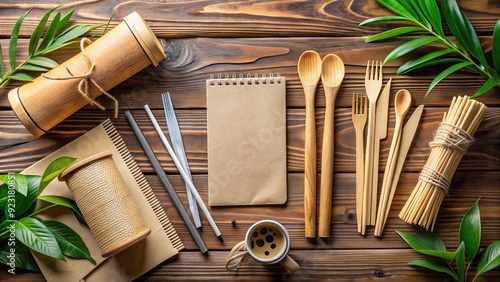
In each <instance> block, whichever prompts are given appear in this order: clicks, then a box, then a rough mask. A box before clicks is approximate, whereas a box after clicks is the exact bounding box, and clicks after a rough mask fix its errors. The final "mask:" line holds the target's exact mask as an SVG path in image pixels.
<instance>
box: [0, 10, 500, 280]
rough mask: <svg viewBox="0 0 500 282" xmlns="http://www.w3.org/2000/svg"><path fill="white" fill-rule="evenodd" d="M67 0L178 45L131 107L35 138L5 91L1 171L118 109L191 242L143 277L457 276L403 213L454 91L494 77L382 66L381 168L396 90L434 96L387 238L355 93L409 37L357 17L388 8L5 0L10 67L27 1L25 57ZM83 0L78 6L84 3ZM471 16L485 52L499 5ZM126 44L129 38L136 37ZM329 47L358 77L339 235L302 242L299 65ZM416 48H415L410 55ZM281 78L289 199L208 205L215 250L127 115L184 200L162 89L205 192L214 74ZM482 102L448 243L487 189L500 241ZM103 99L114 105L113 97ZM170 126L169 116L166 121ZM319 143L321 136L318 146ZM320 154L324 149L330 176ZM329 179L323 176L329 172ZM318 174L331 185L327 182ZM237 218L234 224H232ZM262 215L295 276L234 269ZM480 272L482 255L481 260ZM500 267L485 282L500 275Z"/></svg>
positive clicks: (141, 82) (132, 96) (343, 169)
mask: <svg viewBox="0 0 500 282" xmlns="http://www.w3.org/2000/svg"><path fill="white" fill-rule="evenodd" d="M64 2H67V6H66V7H67V8H65V11H68V10H69V9H71V8H75V9H76V12H75V15H74V17H73V22H75V23H76V22H77V23H93V24H96V23H103V22H106V21H107V20H108V18H109V17H110V15H111V14H112V13H115V17H114V18H113V21H112V22H111V26H112V27H113V26H115V25H117V24H118V23H119V22H120V21H121V20H122V18H123V17H124V16H126V15H128V14H129V13H131V12H132V11H137V12H139V13H140V14H141V15H142V16H143V17H144V18H145V19H146V20H147V21H148V23H149V24H150V26H151V27H152V29H153V31H154V32H155V34H156V35H157V36H158V37H159V38H162V39H165V40H166V43H167V48H166V52H167V59H166V60H165V61H163V62H162V63H161V64H160V66H158V67H157V68H153V67H148V68H146V69H145V70H143V71H141V72H140V73H138V74H136V75H134V76H133V77H131V78H130V79H128V80H126V81H125V82H123V83H122V84H120V85H118V86H117V87H115V88H114V89H112V90H111V93H112V94H114V95H115V97H117V99H118V100H119V103H120V113H119V117H118V118H117V119H114V118H113V112H112V111H111V110H108V111H105V112H102V111H100V110H98V109H96V108H94V107H90V106H87V107H85V108H83V109H82V110H80V111H78V112H77V113H75V114H74V115H72V116H71V117H70V118H68V119H67V120H65V121H64V122H62V123H61V124H59V125H58V126H56V127H55V128H53V130H51V131H50V132H49V133H47V134H45V135H43V136H42V137H40V138H35V137H33V136H32V135H31V134H29V133H28V132H27V131H26V129H24V128H23V126H22V125H21V123H20V122H19V121H18V119H17V118H16V116H15V114H14V113H13V111H12V110H11V108H10V105H9V103H8V101H7V93H8V91H9V90H10V89H12V88H14V87H16V86H19V84H15V83H14V84H12V85H11V86H9V87H7V88H6V89H3V90H0V173H8V172H18V171H21V170H23V169H25V168H27V167H28V166H30V165H31V164H33V163H35V162H36V161H38V160H39V159H41V158H43V157H44V156H46V155H48V154H49V153H51V152H53V151H55V150H57V149H58V148H60V147H61V146H63V145H65V144H67V143H68V142H70V141H72V140H74V139H75V138H77V137H79V136H80V135H82V134H83V133H85V132H87V131H88V130H90V129H92V128H93V127H95V126H96V125H98V124H99V123H101V122H102V121H104V120H105V119H107V118H111V119H112V122H113V123H114V124H115V126H116V127H117V129H118V131H119V132H120V134H121V135H122V136H123V138H124V140H125V143H126V145H127V146H128V148H129V149H130V151H131V153H132V155H133V156H134V158H135V160H136V161H137V163H138V164H139V166H140V168H141V169H142V171H143V173H144V174H145V175H146V178H147V179H148V181H149V182H150V184H151V186H152V187H153V190H154V192H155V194H156V195H157V196H158V198H159V199H160V201H161V203H162V204H163V207H164V208H165V210H166V212H167V214H168V216H169V217H170V219H171V221H172V223H173V225H174V227H175V228H176V230H177V232H178V233H179V235H180V237H181V238H182V240H183V242H184V244H185V246H186V248H185V250H183V251H182V252H181V253H180V254H179V255H178V256H177V257H175V258H173V259H171V260H169V261H166V262H164V263H162V264H161V265H159V266H158V267H156V268H154V269H153V270H151V271H150V272H148V273H146V274H145V275H144V276H143V277H141V278H140V279H139V280H144V281H146V280H216V281H219V280H269V281H271V280H272V281H276V280H292V281H293V280H296V281H299V280H311V281H320V280H321V281H322V280H336V281H372V280H373V281H451V280H450V278H448V277H447V276H445V275H442V274H438V273H436V272H432V271H426V270H424V269H422V268H417V267H412V266H409V265H408V264H407V263H408V261H410V260H413V259H420V258H423V256H422V255H419V254H417V253H416V252H414V251H413V250H412V249H410V248H409V247H408V245H406V243H405V242H404V241H403V240H402V239H401V238H400V237H399V236H398V235H397V234H396V232H394V230H402V231H415V230H419V228H418V227H416V226H413V225H408V224H406V223H405V222H403V221H402V220H400V219H399V218H398V217H397V215H398V213H399V211H400V210H401V208H402V206H403V205H404V203H405V202H406V199H407V198H408V196H409V194H410V193H411V191H412V189H413V188H414V187H415V184H416V183H417V178H418V175H419V172H420V170H421V168H422V167H423V165H424V163H425V161H426V160H427V158H428V156H429V152H430V148H429V147H428V143H429V141H431V140H432V136H433V132H434V130H435V129H436V127H437V125H438V123H439V122H440V120H441V118H442V115H443V113H444V112H445V111H446V109H447V108H448V106H449V104H450V102H451V99H452V97H453V96H457V95H472V94H473V93H474V92H475V91H476V90H477V89H478V88H479V87H480V86H481V85H482V83H483V82H484V81H483V79H482V78H480V77H478V76H476V75H474V74H471V73H467V72H459V73H457V74H455V75H452V76H451V77H450V78H448V79H446V80H444V81H443V82H442V83H440V84H439V85H438V86H437V87H436V88H435V90H433V91H432V92H431V94H430V95H429V96H427V97H424V96H425V91H426V89H427V86H428V85H429V83H430V82H431V80H432V79H433V77H435V76H436V75H437V73H438V70H437V69H428V70H426V71H421V72H418V73H414V74H412V75H407V76H397V75H396V74H395V73H396V69H397V66H399V65H400V64H401V63H402V62H403V61H402V60H396V61H394V62H390V63H389V64H388V65H387V66H385V68H384V83H385V82H386V81H387V80H388V79H389V78H391V77H392V78H393V81H392V91H391V98H390V101H391V103H390V107H391V108H390V115H389V133H388V138H387V139H386V140H384V141H383V142H382V147H381V157H380V165H379V171H380V177H379V179H382V176H383V175H382V173H383V169H384V167H385V164H386V162H385V160H386V158H387V154H388V151H389V147H390V141H391V138H392V134H393V127H394V122H395V118H394V114H393V98H394V95H395V93H396V91H397V90H399V89H402V88H405V89H408V90H409V91H410V92H411V93H412V95H413V101H412V109H410V112H411V111H412V110H413V109H414V108H415V107H416V106H418V105H421V104H424V105H425V110H424V114H423V116H422V120H421V124H420V126H419V129H418V131H417V134H416V137H415V140H414V142H413V144H412V147H411V149H410V151H409V154H408V157H407V159H406V162H405V165H404V167H403V173H402V175H401V178H400V181H399V185H398V188H397V191H396V195H395V197H394V202H393V205H392V208H391V211H390V214H389V218H388V220H387V225H386V227H385V232H384V234H383V237H382V238H376V237H374V236H373V235H372V232H373V229H372V228H370V229H368V234H367V235H366V236H361V235H359V234H358V233H357V230H356V223H355V222H356V220H355V218H356V210H355V142H354V136H355V135H354V128H353V125H352V121H351V96H352V93H354V92H364V73H365V69H366V62H367V61H368V60H382V59H383V58H384V57H385V55H386V54H387V53H388V52H389V51H390V50H392V48H394V47H395V46H397V44H398V42H395V41H390V42H381V43H365V42H364V39H365V38H366V36H368V35H371V34H374V33H375V32H377V31H381V30H383V29H382V28H384V27H386V26H383V27H370V28H367V27H359V26H358V24H359V22H361V21H362V20H364V19H367V18H370V17H373V16H379V15H386V14H389V12H388V11H387V10H386V9H384V8H383V7H382V6H381V5H379V4H378V3H376V1H375V0H359V1H353V0H338V1H212V0H206V1H205V0H193V1H111V0H101V1H95V0H85V1H76V2H74V1H17V0H3V1H1V3H0V43H1V46H2V50H3V53H4V61H3V63H4V65H7V64H8V63H7V60H8V58H7V57H8V56H6V55H5V54H7V49H8V47H7V46H8V39H9V36H10V32H11V30H12V27H13V25H14V23H15V21H16V20H17V18H18V17H19V16H20V15H21V14H22V13H24V12H25V11H26V10H28V9H29V8H31V7H33V8H34V9H33V11H32V12H31V14H30V15H29V16H28V18H27V19H26V21H25V23H24V24H23V26H22V28H21V38H20V39H19V49H18V52H19V54H20V55H19V59H22V58H25V57H26V56H27V51H26V50H27V45H28V40H29V35H30V34H31V32H32V30H33V29H34V27H35V25H36V24H37V22H38V20H39V19H40V18H41V15H42V14H43V13H44V12H45V11H47V10H48V9H50V8H51V7H53V6H54V5H56V4H60V3H64ZM72 2H74V3H72ZM459 5H460V6H461V7H462V8H463V9H464V11H465V13H466V14H467V15H468V16H469V17H470V19H471V22H472V24H473V25H474V26H475V28H476V30H477V32H478V34H479V35H480V37H481V40H483V41H484V46H485V48H490V47H491V35H492V32H493V26H494V24H495V22H496V20H497V19H498V18H499V17H500V4H499V2H498V1H486V0H474V1H472V0H470V1H459ZM124 48H126V46H124ZM310 49H311V50H316V51H317V52H318V53H320V55H321V56H322V57H323V56H325V55H327V54H329V53H335V54H337V55H338V56H340V57H341V58H342V60H343V61H344V64H345V66H346V75H345V79H344V81H343V83H342V87H341V89H340V91H339V93H338V96H337V100H336V109H335V128H334V130H335V167H334V171H335V175H334V184H333V209H332V235H331V238H329V239H327V240H322V239H306V238H304V221H303V178H304V174H303V172H304V150H303V148H304V124H305V110H304V104H305V101H304V94H303V91H302V87H301V85H300V81H299V78H298V74H297V60H298V58H299V57H300V55H301V54H302V52H304V51H306V50H310ZM76 52H78V49H77V47H68V48H66V49H64V50H63V51H61V52H57V53H56V54H54V56H53V58H54V59H55V60H57V61H59V62H62V61H64V60H66V59H67V58H69V57H70V56H72V55H73V54H75V53H76ZM406 58H409V57H406ZM240 73H242V74H247V73H250V74H269V73H274V74H276V73H279V74H280V75H281V76H286V78H287V85H286V90H287V92H286V95H287V100H286V101H287V163H288V201H287V202H286V204H284V205H280V206H266V207H264V206H262V207H209V209H210V211H211V213H212V216H213V217H214V219H215V220H216V222H217V224H218V225H219V228H220V229H221V231H222V233H223V235H224V239H225V240H224V243H220V242H219V241H218V240H217V238H216V237H215V236H213V233H212V230H210V228H209V227H208V226H209V225H208V222H207V221H206V220H205V218H203V217H202V219H203V224H204V225H205V226H206V227H203V229H202V230H201V234H202V236H203V238H204V240H205V241H206V243H207V245H208V247H209V249H210V251H209V254H208V255H207V256H203V255H201V254H200V253H199V252H198V250H197V248H196V245H195V243H194V241H193V240H192V238H191V236H190V235H189V233H188V231H187V228H186V227H185V225H184V223H183V221H182V220H181V218H180V216H179V214H178V213H177V211H176V210H175V208H174V206H173V205H172V203H171V201H170V200H169V198H168V196H167V194H166V192H165V190H164V189H163V187H162V185H161V183H160V181H159V178H158V177H157V175H155V173H154V171H153V169H152V167H151V165H150V164H149V162H148V160H147V158H146V156H145V154H144V152H143V150H142V148H141V147H140V145H139V143H138V141H137V139H136V138H135V137H134V135H133V132H132V130H131V128H130V126H129V124H128V123H127V121H126V119H125V115H124V112H125V111H126V110H130V111H132V113H133V114H134V116H135V117H136V118H137V120H138V122H139V124H140V126H141V128H143V130H145V133H146V136H147V138H148V140H150V142H151V143H152V146H153V148H154V150H155V151H156V153H157V154H158V156H159V159H160V161H161V164H162V165H163V167H164V169H165V171H166V172H167V173H168V175H169V178H170V179H171V181H172V183H173V185H174V187H175V188H176V189H177V191H178V193H179V195H180V197H181V198H182V200H183V201H184V203H186V194H185V188H184V184H183V182H182V179H181V177H180V175H179V174H178V172H177V170H176V168H175V166H174V164H173V162H172V161H171V159H170V157H169V156H168V154H167V152H166V151H165V149H164V147H163V145H162V144H161V142H160V140H159V139H158V137H157V135H156V132H155V131H154V128H153V127H152V126H151V124H150V122H149V120H148V118H147V116H146V114H145V112H144V110H143V106H144V105H145V104H149V106H150V107H151V108H152V109H153V112H154V113H155V114H156V115H157V116H161V115H162V103H161V96H160V93H161V92H164V91H170V93H171V95H172V98H173V103H174V107H175V109H176V112H177V115H178V118H179V123H180V127H181V131H182V134H183V138H184V141H185V147H186V151H187V157H188V161H189V164H190V166H191V170H192V172H193V174H194V183H195V185H196V187H197V189H198V191H199V192H200V194H201V196H202V198H203V199H204V201H205V202H206V201H207V200H208V199H207V126H206V125H207V124H206V96H205V80H206V79H207V78H209V77H210V76H211V75H214V74H215V75H217V74H222V75H225V74H229V75H232V74H240ZM324 100H325V99H324V91H323V88H322V87H321V86H319V87H318V91H317V98H316V122H317V132H318V135H317V138H318V145H319V144H321V140H322V132H323V118H324V107H325V101H324ZM478 100H479V101H481V102H483V103H485V104H486V105H487V106H488V110H487V112H486V115H485V117H484V120H483V122H482V123H481V125H480V127H479V129H478V131H477V133H476V135H475V138H476V140H475V142H474V144H473V145H472V146H471V147H470V149H469V150H468V151H467V154H466V155H465V156H464V158H463V160H462V162H461V163H460V165H459V167H458V171H457V172H456V174H455V177H454V178H453V181H452V184H451V192H450V194H449V196H447V197H446V198H445V200H444V202H443V204H442V206H441V210H440V213H439V216H438V220H437V224H436V227H435V230H434V231H435V232H436V233H437V234H439V235H440V236H441V237H442V238H443V240H444V242H445V244H446V246H447V247H448V248H449V249H455V248H456V247H457V246H458V242H457V238H458V227H459V224H460V221H461V218H462V216H463V215H464V214H465V212H466V211H467V209H468V208H469V207H470V206H471V205H472V204H473V203H474V202H475V201H476V200H477V199H478V198H481V200H480V204H479V206H480V210H481V216H482V238H481V247H482V248H484V247H485V246H487V245H489V244H490V243H491V242H493V241H495V240H498V239H500V193H499V192H500V184H499V183H500V91H499V89H493V90H492V91H490V92H489V93H487V94H485V95H483V96H482V97H481V98H480V99H478ZM100 101H101V102H102V103H103V104H105V105H106V106H107V107H111V106H112V105H111V103H109V101H107V100H106V99H100ZM160 124H161V125H162V126H165V124H164V121H162V120H160ZM320 148H321V146H318V149H320ZM320 157H321V152H320V150H318V160H317V161H318V175H319V173H320V171H319V169H320V163H321V158H320ZM318 179H319V178H318ZM318 183H319V181H318ZM233 219H234V220H236V226H232V224H231V220H233ZM262 219H273V220H277V221H279V222H281V223H282V224H283V225H285V227H287V229H288V230H289V232H290V234H291V250H290V255H291V256H292V257H293V258H295V259H296V261H297V262H298V263H299V264H300V265H301V270H300V271H299V272H297V273H296V274H293V275H290V274H288V273H287V272H286V271H285V270H284V269H283V268H281V267H280V266H263V265H260V264H258V263H256V262H254V261H250V260H249V261H247V263H245V264H244V266H243V267H242V268H241V269H240V270H239V271H238V272H228V271H226V270H225V269H224V262H225V259H226V256H227V254H228V252H229V250H230V249H231V247H232V246H233V245H234V244H236V243H237V242H239V241H241V240H242V239H243V237H244V234H245V232H246V230H247V228H248V227H249V226H250V225H251V224H252V223H254V222H256V221H258V220H262ZM472 268H473V269H474V270H472V273H474V272H475V264H474V265H473V266H472ZM0 269H1V270H2V271H1V272H0V280H4V279H9V280H13V281H39V280H40V281H41V280H43V276H42V275H41V274H35V273H31V272H24V271H18V272H17V274H16V275H10V274H8V273H6V268H5V267H2V268H0ZM498 277H500V271H499V270H494V271H491V272H489V273H487V274H486V275H484V278H481V279H478V280H477V281H495V280H496V281H498V280H497V279H498Z"/></svg>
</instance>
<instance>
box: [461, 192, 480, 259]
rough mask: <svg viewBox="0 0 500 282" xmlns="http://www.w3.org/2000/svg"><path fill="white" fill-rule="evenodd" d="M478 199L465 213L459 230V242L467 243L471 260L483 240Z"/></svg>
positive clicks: (467, 250) (466, 249)
mask: <svg viewBox="0 0 500 282" xmlns="http://www.w3.org/2000/svg"><path fill="white" fill-rule="evenodd" d="M478 202H479V200H477V201H476V202H475V203H474V204H473V205H472V207H471V208H470V209H469V210H468V211H467V213H466V214H465V215H464V217H463V219H462V222H461V223H460V229H459V231H458V242H464V243H465V251H466V252H467V258H468V259H469V261H473V260H474V258H475V257H476V254H477V252H478V250H479V244H480V242H481V214H480V212H479V206H478Z"/></svg>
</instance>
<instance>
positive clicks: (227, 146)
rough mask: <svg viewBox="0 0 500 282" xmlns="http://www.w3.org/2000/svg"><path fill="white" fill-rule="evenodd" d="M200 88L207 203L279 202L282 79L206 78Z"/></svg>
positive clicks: (283, 176)
mask: <svg viewBox="0 0 500 282" xmlns="http://www.w3.org/2000/svg"><path fill="white" fill-rule="evenodd" d="M206 88H207V131H208V133H207V135H208V192H209V194H208V196H209V204H210V205H211V206H231V205H268V204H283V203H285V202H286V199H287V186H286V185H287V170H286V165H287V163H286V80H285V78H284V77H274V78H273V77H258V78H257V77H251V78H250V77H248V78H246V77H245V78H243V77H241V76H240V77H238V78H237V77H233V78H226V79H209V80H207V81H206Z"/></svg>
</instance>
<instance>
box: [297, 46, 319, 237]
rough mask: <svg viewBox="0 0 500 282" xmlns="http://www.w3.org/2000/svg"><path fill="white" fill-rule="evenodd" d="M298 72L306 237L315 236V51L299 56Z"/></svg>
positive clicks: (317, 76)
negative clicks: (303, 104) (302, 107)
mask: <svg viewBox="0 0 500 282" xmlns="http://www.w3.org/2000/svg"><path fill="white" fill-rule="evenodd" d="M298 73H299V78H300V82H301V83H302V88H304V94H305V97H306V132H305V163H304V173H305V177H304V224H305V236H306V238H314V237H316V117H315V113H314V98H315V94H316V87H317V86H318V82H319V78H320V75H321V58H320V56H319V54H318V53H316V52H315V51H305V52H304V53H303V54H302V55H301V56H300V58H299V62H298Z"/></svg>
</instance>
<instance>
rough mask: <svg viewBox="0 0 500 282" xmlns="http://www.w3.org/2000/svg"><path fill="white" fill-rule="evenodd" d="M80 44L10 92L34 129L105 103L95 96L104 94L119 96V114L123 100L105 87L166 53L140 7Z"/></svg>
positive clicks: (25, 122)
mask: <svg viewBox="0 0 500 282" xmlns="http://www.w3.org/2000/svg"><path fill="white" fill-rule="evenodd" d="M90 43H91V44H90ZM87 45H88V46H87ZM80 48H81V51H82V52H81V53H79V54H77V55H75V56H74V57H72V58H71V59H69V60H67V61H66V62H64V63H62V64H61V65H59V66H58V67H56V68H54V69H53V70H51V71H49V72H47V73H46V74H42V75H41V76H39V77H37V78H36V79H35V80H33V82H31V83H27V84H25V85H23V86H21V87H19V88H15V89H13V90H11V91H10V92H9V95H8V96H9V102H10V104H11V106H12V109H13V110H14V112H15V113H16V115H17V116H18V118H19V120H20V121H21V122H22V123H23V125H24V126H25V127H26V128H27V129H28V130H29V131H30V132H31V133H32V134H33V135H35V136H37V137H39V136H41V135H42V134H44V133H45V132H47V131H48V130H50V129H51V128H52V127H54V126H55V125H57V124H58V123H60V122H61V121H63V120H64V119H66V118H67V117H69V116H70V115H72V114H73V113H75V112H76V111H78V110H79V109H80V108H82V107H83V106H85V105H87V104H89V103H90V104H93V105H96V106H98V107H99V108H101V109H104V107H102V105H100V104H99V103H98V102H97V101H95V98H97V97H98V96H100V95H101V94H105V95H107V96H108V97H109V98H111V99H113V100H114V101H115V117H116V115H117V110H118V107H117V103H118V102H117V100H116V99H115V98H114V97H113V96H111V95H110V94H109V93H107V92H106V91H108V90H110V89H111V88H113V87H115V86H116V85H118V84H119V83H121V82H123V81H125V80H126V79H128V78H129V77H131V76H132V75H134V74H136V73H137V72H139V71H141V70H142V69H144V68H146V67H147V66H149V65H150V64H153V65H154V66H157V65H158V64H159V63H160V62H161V61H162V60H164V59H165V53H164V52H163V48H162V46H161V44H160V42H159V41H158V39H157V38H156V36H155V35H154V33H153V31H152V30H151V29H150V28H149V26H148V25H147V23H146V22H145V21H144V19H143V18H142V17H141V16H140V15H139V14H138V13H137V12H133V13H132V14H130V15H128V16H126V17H125V18H124V21H123V22H121V23H120V24H119V25H117V26H116V27H115V28H113V29H112V30H110V31H109V32H107V33H106V34H105V35H104V36H102V37H101V38H99V39H97V40H96V41H95V42H93V43H92V42H91V41H90V40H89V39H86V38H84V39H82V41H81V44H80Z"/></svg>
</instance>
